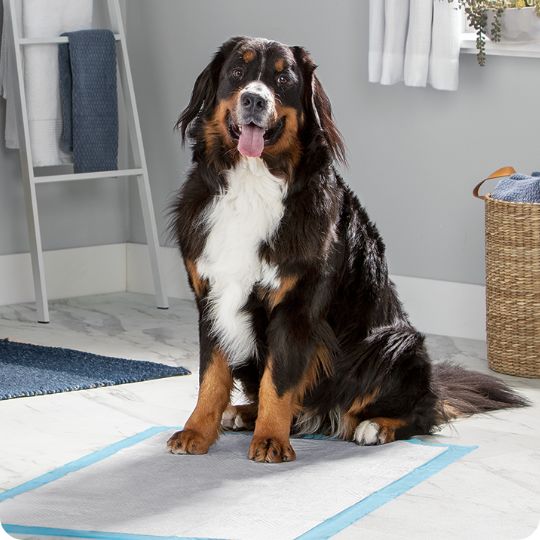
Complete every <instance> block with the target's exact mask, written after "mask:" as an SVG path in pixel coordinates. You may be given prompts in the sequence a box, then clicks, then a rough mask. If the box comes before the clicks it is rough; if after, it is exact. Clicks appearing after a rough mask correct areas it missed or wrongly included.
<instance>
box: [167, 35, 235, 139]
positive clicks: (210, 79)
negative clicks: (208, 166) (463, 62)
mask: <svg viewBox="0 0 540 540" xmlns="http://www.w3.org/2000/svg"><path fill="white" fill-rule="evenodd" d="M243 39H245V38H243V37H241V36H238V37H234V38H231V39H229V40H228V41H226V42H225V43H224V44H223V45H222V46H221V47H220V48H219V50H218V51H217V52H216V54H215V55H214V57H213V58H212V61H211V62H210V63H209V64H208V65H207V66H206V67H205V68H204V70H203V71H202V72H201V74H200V75H199V76H198V77H197V80H196V81H195V85H194V86H193V91H192V93H191V99H190V100H189V104H188V106H187V107H186V108H185V109H184V110H183V111H182V114H181V115H180V118H179V119H178V121H177V122H176V124H175V126H174V127H175V129H179V130H180V133H181V134H182V142H184V141H185V139H186V132H187V130H188V127H189V125H190V124H191V122H193V120H195V118H197V117H198V116H199V114H201V113H203V114H204V113H206V112H208V111H210V110H211V109H212V108H213V106H214V102H215V99H216V94H217V89H218V85H219V74H220V72H221V68H222V66H223V64H224V63H225V60H226V59H227V56H228V55H229V53H230V52H231V51H232V50H233V49H234V47H236V45H237V44H238V43H239V42H240V41H242V40H243Z"/></svg>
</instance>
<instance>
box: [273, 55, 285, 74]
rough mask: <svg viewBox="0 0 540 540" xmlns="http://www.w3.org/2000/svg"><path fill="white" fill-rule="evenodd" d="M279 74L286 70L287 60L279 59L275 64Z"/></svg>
mask: <svg viewBox="0 0 540 540" xmlns="http://www.w3.org/2000/svg"><path fill="white" fill-rule="evenodd" d="M274 67H275V68H276V71H277V72H281V71H283V70H284V69H285V58H278V59H277V60H276V63H275V64H274Z"/></svg>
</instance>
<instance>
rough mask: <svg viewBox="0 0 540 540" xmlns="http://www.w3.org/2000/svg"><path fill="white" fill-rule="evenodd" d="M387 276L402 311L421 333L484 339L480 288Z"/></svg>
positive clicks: (451, 282)
mask: <svg viewBox="0 0 540 540" xmlns="http://www.w3.org/2000/svg"><path fill="white" fill-rule="evenodd" d="M391 277H392V281H393V282H394V283H395V285H396V289H397V291H398V294H399V298H400V300H401V302H402V304H403V307H404V308H405V311H406V312H407V313H408V314H409V316H410V318H411V321H412V323H413V324H414V325H415V326H416V327H417V328H418V329H419V330H420V331H421V332H425V333H427V334H440V335H443V336H454V337H462V338H469V339H480V340H485V339H486V292H485V287H483V286H482V285H471V284H470V283H455V282H453V281H439V280H435V279H424V278H415V277H407V276H391Z"/></svg>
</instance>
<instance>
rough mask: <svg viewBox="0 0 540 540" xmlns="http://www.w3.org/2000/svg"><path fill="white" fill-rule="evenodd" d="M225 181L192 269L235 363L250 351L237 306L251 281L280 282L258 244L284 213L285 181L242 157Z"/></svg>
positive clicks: (251, 339)
mask: <svg viewBox="0 0 540 540" xmlns="http://www.w3.org/2000/svg"><path fill="white" fill-rule="evenodd" d="M227 179H228V188H227V190H226V191H224V192H223V193H222V194H220V195H219V196H217V197H216V198H215V199H214V202H213V203H212V205H211V206H210V207H209V208H208V210H207V211H206V213H205V215H204V218H203V219H204V226H205V227H206V229H207V230H208V236H207V239H206V244H205V247H204V250H203V253H202V255H201V256H200V258H199V259H198V260H197V270H198V272H199V274H200V275H201V276H202V277H204V278H206V279H207V280H208V282H209V285H210V291H209V300H210V306H211V311H210V314H211V318H212V326H213V332H214V335H215V336H216V337H217V338H218V341H219V344H220V346H221V347H222V348H223V349H224V351H225V352H226V353H227V356H228V358H229V362H230V363H231V364H234V365H238V364H241V363H242V362H245V361H246V360H247V359H248V358H249V357H250V356H251V355H253V354H254V350H255V336H254V333H253V328H252V321H251V317H250V315H249V314H248V313H246V312H244V311H242V307H243V306H244V305H245V303H246V301H247V299H248V297H249V295H250V293H251V291H252V290H253V286H254V285H255V284H257V283H260V284H262V285H265V286H266V287H278V286H279V279H278V278H277V275H276V268H274V267H271V266H269V265H268V264H266V263H265V262H263V261H261V259H260V257H259V248H260V246H261V244H262V243H263V242H265V241H269V240H270V239H271V238H272V235H273V234H274V233H275V231H276V229H277V227H278V226H279V223H280V221H281V218H282V217H283V211H284V205H283V199H284V197H285V194H286V184H285V182H284V181H283V180H281V179H279V178H277V177H275V176H274V175H272V174H271V173H270V171H269V170H268V168H267V167H266V165H265V164H264V162H263V161H262V159H258V158H246V159H242V160H241V161H240V163H239V164H238V165H237V166H236V167H235V168H234V169H232V170H230V171H229V172H228V178H227Z"/></svg>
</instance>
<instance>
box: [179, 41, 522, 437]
mask: <svg viewBox="0 0 540 540" xmlns="http://www.w3.org/2000/svg"><path fill="white" fill-rule="evenodd" d="M247 45H248V46H249V47H251V48H254V49H256V50H260V51H262V52H263V53H264V54H266V55H267V56H268V58H272V55H275V54H280V55H288V56H287V57H288V58H292V59H293V60H291V61H292V62H293V63H294V65H293V66H292V68H291V69H294V70H295V73H296V74H297V76H298V78H299V82H298V85H297V86H296V88H295V89H294V91H291V93H290V94H286V93H284V94H283V95H280V96H279V99H280V101H281V102H282V103H284V104H285V105H288V106H290V107H294V108H295V109H296V110H297V112H298V115H299V117H300V115H303V118H304V122H303V123H302V124H301V125H300V127H299V131H298V144H299V148H300V157H299V160H298V161H297V162H295V163H293V162H292V161H291V159H290V156H289V154H286V153H285V154H284V155H283V156H281V155H280V156H275V155H270V154H268V155H266V154H264V155H263V159H264V160H265V162H266V163H267V165H268V167H269V169H270V170H271V171H272V172H273V173H274V174H276V175H277V176H281V177H283V178H285V179H286V180H287V182H288V183H289V186H288V192H287V197H286V200H285V214H284V216H283V219H282V221H281V223H280V225H279V228H278V230H277V232H276V234H275V237H274V238H273V239H272V242H271V243H268V244H263V245H261V246H260V256H261V258H262V259H264V260H266V261H267V262H269V263H271V264H274V265H276V266H277V267H278V269H279V274H280V276H290V275H294V276H297V278H298V281H297V284H296V286H295V287H294V289H292V290H291V291H290V292H288V293H287V295H286V297H285V298H284V300H283V301H282V302H281V303H280V304H279V305H277V306H276V307H275V308H274V309H273V310H269V309H268V306H267V305H266V304H265V301H264V300H263V299H261V298H262V296H261V295H260V294H258V293H259V292H260V291H256V290H254V291H253V294H252V295H251V297H250V299H249V301H248V303H247V304H246V306H245V307H244V309H245V310H246V311H248V312H249V313H250V314H251V316H252V319H253V321H254V327H255V330H256V334H257V346H258V352H259V354H258V355H257V357H254V358H252V359H250V360H249V361H248V362H247V363H246V364H245V365H244V366H242V367H239V368H236V369H235V371H234V376H235V377H236V379H237V380H239V381H240V382H241V383H242V385H243V387H244V390H245V391H246V393H247V395H248V396H249V397H250V398H251V399H252V400H254V401H256V400H257V392H258V387H259V381H260V378H261V375H262V372H263V370H264V366H265V358H267V356H268V352H269V351H270V352H271V353H272V357H273V359H274V362H275V365H274V366H273V376H274V380H275V384H276V387H277V390H278V393H279V394H283V393H284V392H286V391H287V390H289V389H291V388H295V387H297V386H298V385H299V384H300V382H301V380H302V378H303V377H304V376H305V374H306V372H307V369H308V365H309V362H310V361H311V359H312V358H313V355H314V353H315V351H316V349H317V347H321V346H323V347H324V348H325V350H326V351H328V355H329V356H330V360H331V370H330V372H328V373H325V372H323V373H320V374H319V378H318V379H317V381H316V384H314V385H313V386H312V387H310V388H309V389H308V390H307V392H306V394H305V396H304V400H303V417H304V426H305V425H306V424H308V425H311V426H312V428H308V429H312V430H317V431H323V432H330V431H332V429H333V426H334V428H335V416H336V414H338V415H339V414H342V413H345V412H346V411H347V410H349V409H350V407H351V406H352V404H353V403H354V402H355V400H357V399H361V398H363V397H365V396H369V395H376V397H375V398H374V399H373V400H371V401H370V402H369V403H368V404H367V406H366V407H364V408H363V410H361V411H360V412H359V413H358V415H357V416H358V418H357V420H358V422H360V421H362V420H365V419H371V418H376V417H387V418H398V419H401V420H403V421H404V425H403V426H402V427H401V428H399V429H398V430H397V433H396V437H397V438H406V437H409V436H411V435H414V434H427V433H431V432H432V431H433V429H434V428H435V427H436V426H437V425H439V424H441V423H443V422H445V421H447V420H448V419H450V418H453V417H456V416H461V415H469V414H474V413H478V412H486V411H490V410H495V409H502V408H507V407H519V406H523V405H525V404H526V402H525V400H524V399H522V398H521V397H520V396H518V395H517V394H516V393H515V392H514V391H513V390H511V389H510V388H509V387H508V386H506V385H505V384H504V383H503V382H501V381H499V380H498V379H496V378H494V377H492V376H489V375H483V374H480V373H476V372H473V371H468V370H465V369H463V368H461V367H458V366H454V365H452V364H436V365H432V363H431V361H430V359H429V357H428V354H427V351H426V348H425V345H424V337H423V336H422V335H421V334H420V333H419V332H418V331H416V330H415V329H414V328H413V326H412V325H411V323H410V322H409V319H408V317H407V315H406V313H405V312H404V310H403V308H402V305H401V303H400V302H399V300H398V297H397V294H396V292H395V289H394V286H393V284H392V282H391V281H390V279H389V277H388V269H387V264H386V259H385V246H384V243H383V240H382V239H381V237H380V235H379V233H378V231H377V228H376V227H375V225H374V224H373V223H372V222H371V221H370V219H369V217H368V215H367V214H366V211H365V210H364V208H363V207H362V206H361V204H360V202H359V200H358V198H357V197H356V196H355V195H354V194H353V192H352V191H351V190H350V188H349V187H348V186H347V185H346V184H345V182H344V181H343V180H342V178H341V176H340V175H339V174H338V173H337V172H336V169H335V167H334V163H335V162H336V161H340V160H343V159H344V145H343V142H342V139H341V136H340V134H339V131H338V130H337V128H336V126H335V124H334V121H333V118H332V113H331V108H330V102H329V100H328V97H327V96H326V94H325V93H324V90H323V89H322V86H321V84H320V82H319V80H318V79H317V78H316V76H315V64H314V63H313V62H312V61H311V58H310V57H309V55H308V53H307V52H306V51H305V50H304V49H302V48H301V47H292V48H289V47H286V46H284V45H281V44H278V43H276V42H267V41H265V40H254V39H250V38H233V39H232V40H230V41H229V42H227V43H225V44H224V45H223V46H222V47H221V49H220V50H219V51H218V53H217V54H216V55H215V57H214V58H213V60H212V62H211V63H210V64H209V66H208V67H207V68H206V69H205V70H204V71H203V72H202V73H201V75H200V76H199V78H198V79H197V82H196V83H195V87H194V90H193V95H192V98H191V101H190V103H189V105H188V107H187V108H186V110H185V111H184V112H183V113H182V115H181V116H180V119H179V121H178V127H179V128H180V130H181V133H182V135H183V136H186V134H188V135H189V136H190V138H191V139H192V141H193V147H192V148H193V167H192V169H191V171H190V172H189V174H188V177H187V180H186V182H185V183H184V185H183V186H182V188H181V190H180V193H179V195H178V199H177V201H176V203H175V205H174V208H173V209H172V217H173V219H172V229H173V232H174V235H175V237H176V239H177V241H178V245H179V247H180V249H181V251H182V255H183V257H184V259H185V260H190V261H196V260H197V258H198V257H199V256H200V255H201V252H202V250H203V248H204V244H205V238H206V236H205V235H206V233H205V230H204V228H202V227H200V225H199V224H200V219H201V215H202V213H203V212H204V211H205V209H206V208H207V207H208V205H209V204H210V203H211V202H212V200H213V198H214V197H215V196H216V195H217V194H219V193H220V191H221V190H224V189H226V188H227V183H226V179H225V176H224V171H225V170H227V168H231V167H233V166H234V164H235V163H236V161H237V160H238V159H240V157H239V154H238V152H237V151H236V150H235V149H232V150H231V148H229V147H228V146H227V143H226V141H222V144H221V143H220V144H213V145H209V144H208V143H209V141H208V140H207V139H206V133H205V129H204V128H205V125H206V123H207V122H209V120H210V118H211V116H212V114H213V112H214V110H215V108H216V106H217V104H218V103H219V102H220V100H222V99H225V98H227V97H228V96H230V95H231V93H232V92H233V91H234V88H233V87H232V86H231V84H230V82H229V81H228V80H227V78H226V72H227V69H228V66H229V65H230V64H231V62H233V61H234V59H235V58H236V56H238V51H241V50H242V48H243V47H245V46H247ZM267 63H268V64H269V63H270V62H267ZM262 80H263V81H266V79H265V78H264V77H263V79H262ZM271 83H272V81H271V79H270V78H269V79H268V84H269V85H271ZM276 91H277V90H276ZM206 294H207V292H206V293H204V294H202V295H199V296H198V297H197V303H198V306H199V311H200V341H201V377H202V376H203V375H204V370H205V367H206V365H207V363H208V359H209V355H210V350H211V348H212V346H213V345H215V343H214V339H213V337H212V336H211V333H210V332H209V330H208V313H207V297H206ZM336 411H337V413H336ZM306 417H307V418H308V420H311V423H310V421H307V422H306V421H305V419H306ZM313 426H315V427H313Z"/></svg>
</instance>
